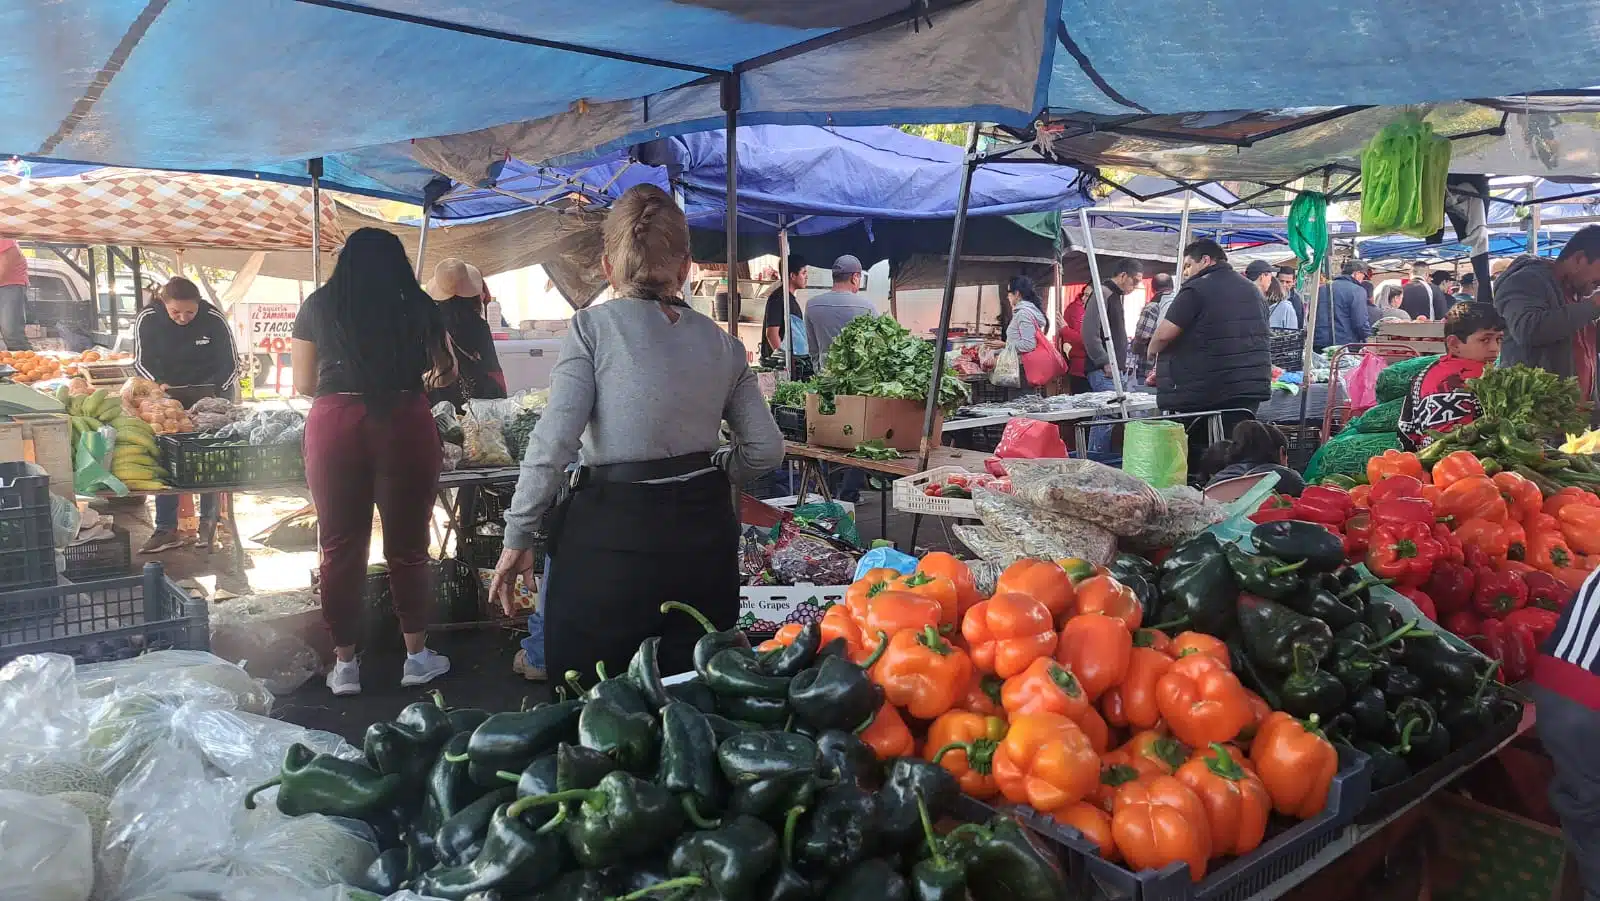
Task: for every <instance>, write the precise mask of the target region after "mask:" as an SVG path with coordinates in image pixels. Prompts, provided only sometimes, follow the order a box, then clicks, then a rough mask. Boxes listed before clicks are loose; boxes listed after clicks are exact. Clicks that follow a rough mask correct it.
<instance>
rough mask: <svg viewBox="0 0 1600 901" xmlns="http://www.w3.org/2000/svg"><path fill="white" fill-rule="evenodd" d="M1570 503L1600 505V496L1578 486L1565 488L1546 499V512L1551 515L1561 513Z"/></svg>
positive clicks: (1586, 505) (1588, 505)
mask: <svg viewBox="0 0 1600 901" xmlns="http://www.w3.org/2000/svg"><path fill="white" fill-rule="evenodd" d="M1568 504H1582V505H1583V506H1585V507H1600V496H1596V495H1595V494H1593V493H1592V492H1590V491H1587V490H1585V489H1583V488H1578V487H1576V486H1573V487H1569V488H1563V489H1561V490H1560V491H1557V492H1556V493H1555V494H1552V495H1550V496H1549V497H1547V498H1545V499H1544V512H1546V513H1548V514H1550V515H1551V516H1556V515H1558V514H1560V512H1561V508H1562V507H1565V506H1566V505H1568Z"/></svg>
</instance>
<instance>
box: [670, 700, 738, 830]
mask: <svg viewBox="0 0 1600 901" xmlns="http://www.w3.org/2000/svg"><path fill="white" fill-rule="evenodd" d="M656 784H657V785H660V786H661V787H662V788H665V789H666V790H667V791H670V792H672V793H673V794H675V795H677V796H678V797H679V799H680V800H681V801H682V803H683V810H684V813H685V814H686V815H687V816H688V817H689V820H690V822H692V823H694V824H695V825H696V826H699V827H700V828H702V829H705V828H714V827H715V826H716V825H717V824H716V823H714V822H711V821H709V820H707V817H709V816H712V815H715V813H716V811H717V810H719V809H720V808H721V806H722V782H721V777H720V775H719V774H718V772H717V734H716V732H715V730H713V729H712V728H711V722H710V721H709V720H707V719H706V715H705V714H703V713H701V712H700V711H698V710H696V709H694V708H693V707H691V706H690V705H688V704H685V703H683V702H681V701H674V702H673V703H671V704H668V705H667V706H665V707H663V708H662V709H661V757H660V762H659V763H658V764H657V768H656Z"/></svg>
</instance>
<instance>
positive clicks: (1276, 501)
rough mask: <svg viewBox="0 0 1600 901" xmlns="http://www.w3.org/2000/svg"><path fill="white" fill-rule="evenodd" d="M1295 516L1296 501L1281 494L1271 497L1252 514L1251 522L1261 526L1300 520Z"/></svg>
mask: <svg viewBox="0 0 1600 901" xmlns="http://www.w3.org/2000/svg"><path fill="white" fill-rule="evenodd" d="M1298 518H1299V517H1298V516H1296V515H1295V507H1294V499H1293V498H1289V497H1285V496H1284V495H1281V494H1274V495H1271V496H1269V497H1268V498H1267V499H1266V500H1264V501H1262V502H1261V506H1259V507H1257V508H1256V512H1254V513H1252V514H1250V521H1251V522H1253V523H1256V524H1257V525H1260V524H1261V523H1264V522H1278V521H1280V520H1285V519H1298Z"/></svg>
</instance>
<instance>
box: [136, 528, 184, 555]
mask: <svg viewBox="0 0 1600 901" xmlns="http://www.w3.org/2000/svg"><path fill="white" fill-rule="evenodd" d="M182 546H183V539H182V538H180V537H178V533H177V532H176V531H173V530H171V529H157V530H155V531H154V532H151V533H150V538H149V540H147V541H146V542H145V543H144V546H143V547H141V548H139V553H141V554H159V553H161V552H162V551H168V550H171V549H173V548H175V547H182Z"/></svg>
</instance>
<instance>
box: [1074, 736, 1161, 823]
mask: <svg viewBox="0 0 1600 901" xmlns="http://www.w3.org/2000/svg"><path fill="white" fill-rule="evenodd" d="M1156 775H1160V774H1159V773H1149V774H1145V773H1140V772H1139V771H1138V770H1137V769H1135V768H1134V766H1133V764H1131V763H1128V762H1127V755H1125V754H1122V753H1121V752H1120V751H1112V752H1110V753H1108V754H1102V755H1101V756H1100V783H1099V784H1098V785H1096V786H1095V787H1094V791H1092V792H1090V793H1089V797H1088V798H1085V799H1084V800H1085V801H1086V802H1087V803H1089V804H1093V805H1094V806H1096V807H1098V808H1100V809H1101V810H1103V811H1105V812H1106V813H1108V814H1109V813H1111V811H1112V810H1113V809H1115V808H1116V801H1117V789H1119V788H1121V787H1123V786H1124V785H1127V784H1128V783H1129V782H1138V781H1139V780H1140V779H1144V778H1147V777H1148V776H1156Z"/></svg>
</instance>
